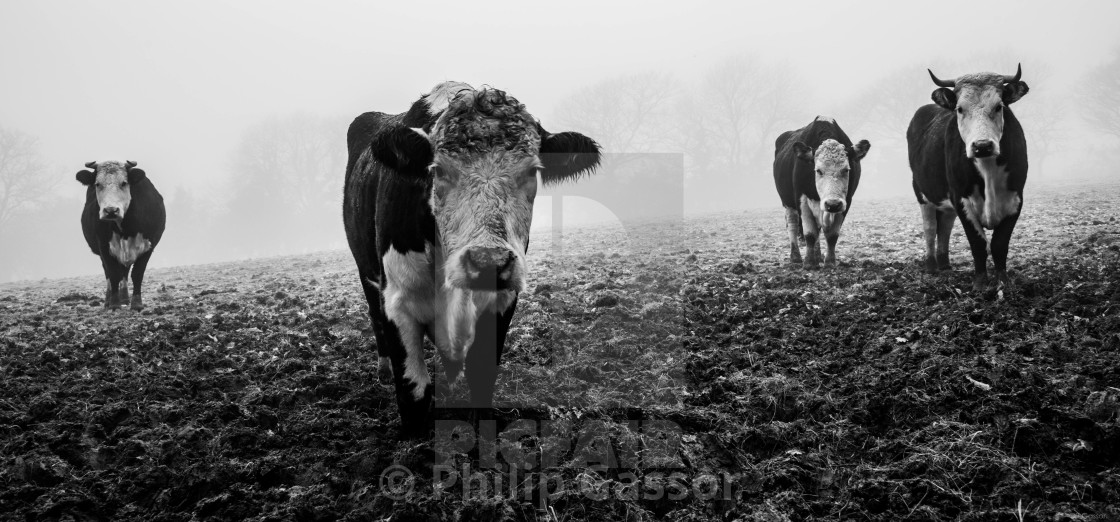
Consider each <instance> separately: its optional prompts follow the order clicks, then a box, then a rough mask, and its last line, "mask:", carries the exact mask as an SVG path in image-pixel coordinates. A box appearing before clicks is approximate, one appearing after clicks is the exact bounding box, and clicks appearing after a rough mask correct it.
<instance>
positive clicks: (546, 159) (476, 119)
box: [372, 88, 599, 292]
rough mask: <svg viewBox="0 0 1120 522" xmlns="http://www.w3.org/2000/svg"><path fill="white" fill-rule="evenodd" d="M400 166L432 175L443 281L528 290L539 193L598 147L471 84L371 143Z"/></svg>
mask: <svg viewBox="0 0 1120 522" xmlns="http://www.w3.org/2000/svg"><path fill="white" fill-rule="evenodd" d="M372 149H373V155H374V157H376V158H377V159H378V161H381V162H382V163H384V164H386V165H388V166H390V167H393V168H395V169H396V170H398V171H406V170H413V171H415V170H416V169H418V168H420V167H423V168H424V169H427V173H430V178H431V194H430V197H429V200H428V202H429V205H430V206H431V211H432V214H433V215H434V216H435V221H436V227H437V231H436V234H437V243H438V244H437V245H436V248H437V250H438V251H437V252H436V260H437V262H438V263H440V268H441V273H442V278H443V280H442V281H441V282H442V284H443V285H444V287H446V288H448V289H459V290H470V291H514V292H517V291H520V290H521V289H522V288H523V287H524V284H525V277H526V268H525V249H526V247H527V245H528V240H529V226H530V224H531V223H532V218H533V200H534V198H535V197H536V194H537V175H538V173H539V174H540V177H541V179H542V181H543V182H544V183H545V184H551V183H558V182H561V181H564V180H569V179H575V178H577V177H579V176H580V175H581V174H584V173H589V172H591V171H592V170H593V169H594V168H595V166H596V165H598V163H599V146H598V144H596V143H595V142H594V141H593V140H591V139H590V138H588V137H586V136H584V135H582V134H578V133H575V132H562V133H558V134H550V133H548V132H547V131H545V130H544V129H543V128H541V126H540V125H539V124H538V123H537V122H536V120H535V119H534V118H533V117H532V115H530V114H529V113H528V112H527V111H526V110H525V106H524V105H522V104H521V103H519V102H518V101H517V100H516V99H514V98H513V97H512V96H509V95H507V94H506V93H505V92H503V91H500V90H497V89H493V88H483V89H481V90H477V91H476V90H474V89H470V88H463V89H460V90H458V91H457V92H456V93H454V95H453V97H452V98H451V99H450V100H448V101H447V108H446V109H445V110H444V111H443V114H442V115H440V116H439V118H438V120H436V122H435V124H433V125H432V127H431V131H430V133H425V132H424V131H423V130H421V129H413V128H397V129H395V130H394V131H392V132H389V133H387V134H385V135H382V136H380V137H379V138H378V139H376V140H374V143H373V145H372Z"/></svg>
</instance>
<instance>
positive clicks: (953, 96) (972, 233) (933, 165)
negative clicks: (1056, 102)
mask: <svg viewBox="0 0 1120 522" xmlns="http://www.w3.org/2000/svg"><path fill="white" fill-rule="evenodd" d="M1022 73H1023V69H1022V66H1020V67H1019V68H1018V69H1017V71H1016V72H1015V75H1014V76H1004V75H1000V74H992V73H978V74H969V75H965V76H961V77H960V78H957V79H956V80H939V79H938V78H937V76H934V74H933V71H929V75H930V77H931V78H932V79H933V83H934V84H936V85H937V86H938V89H937V90H935V91H933V95H932V98H933V101H934V103H933V104H930V105H925V106H923V107H921V108H919V109H918V112H917V113H915V114H914V118H913V119H912V120H911V121H910V128H909V129H907V131H906V143H907V145H908V148H909V153H910V170H911V171H912V172H913V175H914V180H913V183H914V194H915V195H916V196H917V198H918V203H919V205H921V209H922V220H923V222H924V229H925V239H926V260H925V269H926V271H928V272H931V273H935V272H937V271H938V270H939V269H942V270H944V269H949V268H950V267H949V234H950V233H952V231H953V218H954V216H956V217H957V218H959V219H960V222H961V226H962V227H963V228H964V233H965V236H966V237H967V238H968V244H969V246H970V247H971V249H972V260H973V262H974V265H975V268H976V271H975V273H974V275H973V279H972V286H973V289H974V290H976V291H979V290H981V289H983V287H984V286H985V285H986V284H987V261H988V240H987V237H986V234H985V232H984V230H985V229H987V230H992V231H993V232H992V242H991V250H992V259H993V261H994V262H995V268H996V279H997V281H998V283H999V284H1001V285H1002V284H1004V283H1006V282H1007V250H1008V245H1009V244H1010V242H1011V232H1012V230H1014V229H1015V222H1016V221H1018V220H1019V211H1020V210H1021V209H1022V208H1023V186H1024V185H1025V184H1026V181H1027V140H1026V137H1025V135H1024V134H1023V127H1022V126H1021V125H1019V120H1018V119H1016V118H1015V115H1014V114H1013V113H1012V112H1011V107H1010V105H1011V104H1012V103H1015V102H1016V101H1018V100H1019V99H1020V98H1022V97H1023V96H1024V95H1026V94H1027V91H1028V90H1029V89H1028V87H1027V84H1026V83H1025V82H1022V81H1020V80H1019V79H1020V78H1021V77H1022ZM935 239H936V243H937V246H936V249H935V248H934V240H935Z"/></svg>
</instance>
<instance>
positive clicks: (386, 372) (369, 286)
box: [359, 273, 393, 386]
mask: <svg viewBox="0 0 1120 522" xmlns="http://www.w3.org/2000/svg"><path fill="white" fill-rule="evenodd" d="M359 279H360V280H361V282H362V291H363V292H365V294H366V304H367V305H369V317H370V322H371V324H372V325H373V331H374V338H375V339H376V340H377V342H376V344H377V355H378V356H379V357H378V361H379V364H378V367H377V380H378V381H379V382H380V383H381V384H384V385H386V386H388V385H390V384H392V383H393V363H392V362H391V361H390V359H389V352H388V351H386V348H385V345H384V343H382V342H381V338H382V337H384V335H385V334H384V332H382V331H381V328H382V325H383V324H384V323H385V322H386V321H388V318H386V317H385V315H384V312H383V311H382V308H381V291H380V290H378V288H377V285H376V284H375V282H374V280H373V279H371V278H370V276H369V275H367V274H361V273H360V274H359Z"/></svg>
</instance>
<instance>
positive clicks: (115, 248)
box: [109, 231, 152, 266]
mask: <svg viewBox="0 0 1120 522" xmlns="http://www.w3.org/2000/svg"><path fill="white" fill-rule="evenodd" d="M151 249H152V242H151V241H149V240H147V239H145V238H144V234H140V233H137V234H136V235H135V236H132V237H128V238H123V237H121V236H120V234H117V232H116V231H114V232H113V237H112V238H111V239H109V253H110V254H112V256H113V257H115V258H117V261H120V262H121V264H122V265H124V266H132V263H135V262H136V259H137V258H139V257H140V256H141V255H143V254H144V252H147V251H149V250H151Z"/></svg>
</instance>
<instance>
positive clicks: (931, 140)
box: [906, 103, 963, 204]
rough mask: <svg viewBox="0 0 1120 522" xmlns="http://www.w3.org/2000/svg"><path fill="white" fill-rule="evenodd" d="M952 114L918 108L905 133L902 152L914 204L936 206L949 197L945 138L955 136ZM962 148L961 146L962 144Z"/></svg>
mask: <svg viewBox="0 0 1120 522" xmlns="http://www.w3.org/2000/svg"><path fill="white" fill-rule="evenodd" d="M950 126H951V127H956V124H955V118H954V116H953V112H952V111H948V110H945V109H943V108H941V107H939V106H937V105H934V104H932V103H931V104H928V105H923V106H921V107H919V108H918V110H917V112H915V113H914V117H913V118H911V119H910V126H909V127H908V128H907V129H906V148H907V152H908V156H909V160H910V172H911V174H912V176H913V180H912V183H913V186H914V195H915V197H917V198H918V202H919V203H922V202H924V201H929V202H930V203H934V204H937V203H940V202H941V201H943V200H944V199H946V198H948V197H949V184H948V181H947V178H946V175H947V173H948V170H947V168H946V163H945V161H946V157H947V154H946V150H945V148H946V147H947V146H948V143H947V142H946V136H948V135H949V134H948V131H950V130H951V131H953V132H956V129H955V128H953V129H950ZM962 147H963V144H962Z"/></svg>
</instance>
